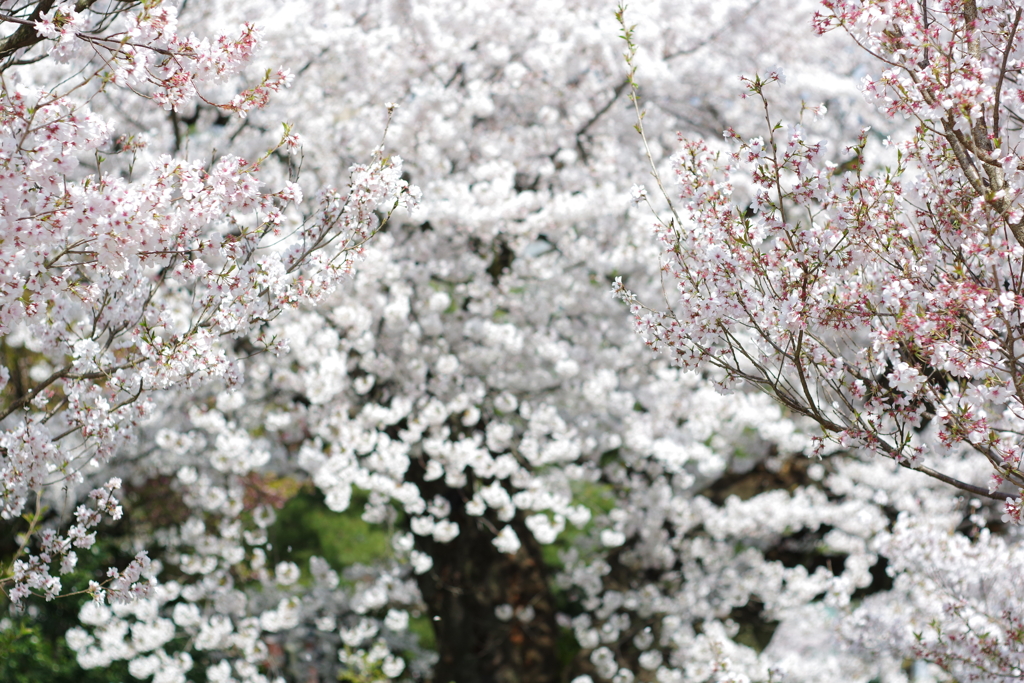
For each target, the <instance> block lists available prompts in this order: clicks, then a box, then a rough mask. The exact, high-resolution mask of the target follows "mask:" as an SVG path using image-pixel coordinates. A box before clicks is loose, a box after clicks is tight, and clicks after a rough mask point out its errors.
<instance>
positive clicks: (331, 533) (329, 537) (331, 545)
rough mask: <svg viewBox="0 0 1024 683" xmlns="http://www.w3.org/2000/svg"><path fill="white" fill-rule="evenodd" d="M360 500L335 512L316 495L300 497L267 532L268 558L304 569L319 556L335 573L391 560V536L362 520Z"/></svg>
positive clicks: (353, 498)
mask: <svg viewBox="0 0 1024 683" xmlns="http://www.w3.org/2000/svg"><path fill="white" fill-rule="evenodd" d="M360 498H364V497H363V496H360V495H358V494H354V495H353V496H352V505H350V506H349V508H348V510H346V511H345V512H334V511H333V510H331V509H330V508H328V507H327V505H326V504H324V499H323V496H322V495H320V494H319V493H313V492H309V491H303V492H301V493H299V494H298V495H297V496H295V497H294V498H292V499H291V500H289V501H288V502H287V503H286V504H285V506H284V508H283V509H281V510H280V511H279V512H278V513H277V521H276V522H275V523H274V524H273V525H272V526H271V527H270V529H269V530H268V538H269V540H270V543H271V545H272V546H273V548H272V549H271V552H270V553H269V554H270V556H271V558H273V559H274V561H278V560H285V559H289V560H292V561H293V562H296V563H297V564H298V565H299V566H300V567H303V568H304V569H306V568H308V566H309V558H310V557H312V556H314V555H319V556H320V557H323V558H324V559H325V560H327V562H328V563H329V564H330V565H331V566H332V567H334V568H335V569H344V568H345V567H350V566H352V565H354V564H365V565H369V564H372V563H374V562H377V561H378V560H381V559H384V558H387V557H390V556H391V554H392V550H391V544H390V543H389V539H390V533H389V532H388V530H387V529H384V528H381V527H379V526H374V525H372V524H368V523H367V522H364V521H363V520H362V518H361V517H360V510H362V509H363V505H364V503H365V500H361V499H360ZM289 548H290V550H289Z"/></svg>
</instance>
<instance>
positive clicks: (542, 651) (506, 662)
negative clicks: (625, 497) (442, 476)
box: [416, 477, 560, 683]
mask: <svg viewBox="0 0 1024 683" xmlns="http://www.w3.org/2000/svg"><path fill="white" fill-rule="evenodd" d="M417 478H418V477H417ZM417 483H419V484H420V490H421V492H422V493H423V496H424V498H426V499H427V500H431V499H432V498H433V497H434V496H435V495H441V496H444V497H445V498H447V499H448V501H449V502H450V503H451V504H452V512H451V515H450V517H449V518H450V519H451V520H452V521H453V522H456V523H458V525H459V528H460V529H461V532H460V533H459V536H458V537H457V538H455V539H454V540H453V541H451V542H449V543H445V544H441V543H436V542H434V541H433V540H432V539H430V538H424V537H417V539H416V545H417V548H418V549H419V550H421V551H422V552H426V553H428V554H429V555H430V556H431V557H432V558H433V559H434V566H433V568H432V569H431V570H430V571H428V572H426V573H425V574H422V575H420V576H419V577H418V583H419V587H420V591H421V593H422V594H423V599H424V601H425V602H426V604H427V608H428V609H429V611H430V615H431V617H432V618H433V624H434V632H435V634H436V638H437V652H438V654H439V656H440V659H439V660H438V663H437V666H436V667H435V669H434V683H452V682H454V683H557V681H559V680H560V676H559V671H558V659H557V656H556V650H555V645H556V642H557V637H558V626H557V625H556V623H555V603H554V599H553V596H552V594H551V590H550V586H549V584H548V575H547V571H546V568H545V566H544V562H543V559H542V557H541V551H540V546H539V545H538V544H537V543H536V542H535V541H534V540H533V537H532V536H531V535H530V533H529V531H528V530H527V529H526V527H525V525H523V524H522V521H521V520H520V519H519V518H517V519H516V520H514V521H513V522H512V526H513V528H514V529H515V531H516V534H517V535H518V536H519V539H520V540H521V541H522V547H521V548H520V549H519V551H518V552H516V553H515V554H514V555H513V554H504V553H500V552H498V550H497V549H496V548H495V547H494V545H493V543H492V541H493V540H494V537H495V532H494V531H493V528H489V527H491V526H492V525H493V526H497V528H500V527H501V526H503V525H504V523H502V522H499V521H497V520H496V519H495V518H494V516H493V512H489V513H488V514H487V515H486V520H485V519H484V518H479V517H471V516H469V515H467V514H466V513H465V508H464V503H463V500H462V492H461V491H453V490H452V489H450V488H448V487H447V486H445V485H444V484H443V483H442V482H440V481H437V482H422V481H420V482H417ZM488 522H490V524H488ZM504 604H508V605H512V607H513V608H514V609H515V611H516V616H514V617H513V618H512V619H511V620H509V621H502V620H500V619H498V617H497V616H496V615H495V608H496V607H498V606H500V605H504ZM524 609H525V610H526V613H527V614H529V612H530V611H531V609H532V618H530V619H525V618H524V619H520V618H519V616H520V615H523V611H522V610H524Z"/></svg>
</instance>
